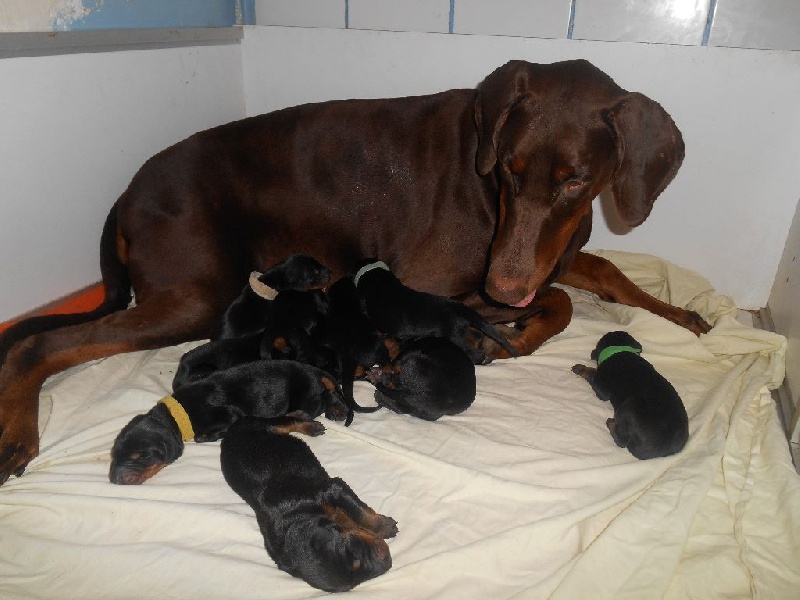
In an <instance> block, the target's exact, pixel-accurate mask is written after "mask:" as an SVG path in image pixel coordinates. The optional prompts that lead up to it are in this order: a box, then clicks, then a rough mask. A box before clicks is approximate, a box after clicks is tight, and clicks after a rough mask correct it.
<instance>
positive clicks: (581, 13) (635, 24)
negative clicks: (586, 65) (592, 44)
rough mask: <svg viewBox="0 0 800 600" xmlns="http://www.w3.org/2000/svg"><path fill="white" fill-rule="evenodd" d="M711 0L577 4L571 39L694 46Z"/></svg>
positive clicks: (612, 0)
mask: <svg viewBox="0 0 800 600" xmlns="http://www.w3.org/2000/svg"><path fill="white" fill-rule="evenodd" d="M710 4H711V0H647V1H645V2H643V1H638V2H635V1H631V0H602V1H597V0H595V1H594V2H592V1H591V0H590V1H586V0H584V1H583V2H581V1H580V0H576V3H575V23H574V27H573V31H572V37H573V39H581V40H601V41H609V42H653V43H662V44H681V45H684V46H697V45H700V44H701V43H702V41H703V32H704V30H705V27H706V21H707V20H708V10H709V7H710Z"/></svg>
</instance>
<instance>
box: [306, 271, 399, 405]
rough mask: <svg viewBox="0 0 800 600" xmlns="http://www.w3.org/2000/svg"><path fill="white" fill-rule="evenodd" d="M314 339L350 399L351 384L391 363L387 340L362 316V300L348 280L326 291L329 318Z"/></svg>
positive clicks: (324, 320)
mask: <svg viewBox="0 0 800 600" xmlns="http://www.w3.org/2000/svg"><path fill="white" fill-rule="evenodd" d="M314 338H315V340H316V342H317V344H318V345H319V346H320V347H322V348H324V349H325V350H327V352H328V353H329V354H330V355H331V357H332V360H333V363H334V365H333V369H331V372H335V373H336V375H337V377H338V378H339V382H340V383H341V385H342V391H343V392H344V394H345V397H350V398H352V396H353V381H354V380H355V379H356V377H363V376H364V374H365V372H366V370H367V369H370V368H371V367H373V366H375V365H386V364H388V363H389V360H390V358H391V357H390V353H389V346H388V345H387V343H389V340H387V338H386V337H385V336H384V335H383V334H382V333H381V332H380V331H378V329H377V328H376V327H375V324H374V323H373V322H372V321H371V320H370V318H369V317H368V316H367V315H366V313H365V312H364V310H363V308H362V306H361V298H360V296H359V295H358V291H357V290H356V286H355V285H354V284H353V280H352V279H351V278H350V277H343V278H341V279H339V280H338V281H337V282H336V283H334V284H333V285H332V286H331V287H330V288H329V289H328V315H327V316H326V318H325V319H323V320H322V322H321V323H320V324H319V327H318V328H317V330H316V332H315V334H314Z"/></svg>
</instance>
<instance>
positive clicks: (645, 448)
mask: <svg viewBox="0 0 800 600" xmlns="http://www.w3.org/2000/svg"><path fill="white" fill-rule="evenodd" d="M641 351H642V346H641V344H639V342H637V341H636V340H635V339H634V338H633V337H632V336H631V335H629V334H628V333H626V332H624V331H612V332H610V333H607V334H605V335H604V336H603V337H602V338H600V341H599V342H598V343H597V346H596V347H595V349H594V350H593V351H592V354H591V358H592V360H596V361H597V368H596V369H593V368H591V367H586V366H584V365H575V366H573V367H572V372H573V373H575V374H577V375H580V376H581V377H583V378H584V379H585V380H586V381H588V382H589V383H590V384H591V386H592V389H593V390H594V392H595V394H597V396H598V397H599V398H600V399H601V400H604V401H605V400H608V401H610V402H611V405H612V406H613V407H614V418H612V419H608V420H607V421H606V426H607V427H608V430H609V431H610V432H611V437H612V438H614V441H615V442H616V444H617V446H619V447H620V448H627V449H628V450H629V451H630V453H631V454H633V455H634V456H635V457H636V458H638V459H640V460H645V459H648V458H656V457H659V456H669V455H671V454H675V453H676V452H680V451H681V450H682V449H683V447H684V446H685V445H686V441H687V440H688V439H689V417H688V416H687V414H686V409H685V408H684V406H683V402H682V401H681V398H680V396H679V395H678V392H677V391H675V388H674V387H673V386H672V384H671V383H670V382H669V381H667V380H666V379H665V378H664V377H663V376H662V375H661V374H660V373H659V372H658V371H656V370H655V368H653V365H651V364H650V363H649V362H647V361H646V360H645V359H643V358H642V357H641V356H639V353H640V352H641Z"/></svg>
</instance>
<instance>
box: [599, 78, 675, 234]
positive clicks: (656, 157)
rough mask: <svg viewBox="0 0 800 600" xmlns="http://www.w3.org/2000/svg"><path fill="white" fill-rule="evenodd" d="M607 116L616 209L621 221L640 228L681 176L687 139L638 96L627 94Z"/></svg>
mask: <svg viewBox="0 0 800 600" xmlns="http://www.w3.org/2000/svg"><path fill="white" fill-rule="evenodd" d="M604 116H605V119H606V122H607V123H608V125H609V127H610V128H611V130H612V132H613V133H614V138H615V144H616V147H617V168H616V170H615V171H614V175H613V178H612V182H611V191H612V193H613V195H614V204H615V205H616V207H617V211H618V212H619V216H620V218H621V219H622V221H623V222H624V223H625V224H626V225H628V226H630V227H636V226H637V225H639V224H641V223H642V221H644V220H645V219H646V218H647V217H648V215H649V214H650V211H651V210H652V208H653V203H654V202H655V200H656V198H657V197H658V195H659V194H660V193H661V192H662V191H663V190H664V188H665V187H667V185H668V184H669V182H670V181H672V179H673V178H674V177H675V174H676V173H677V172H678V168H679V167H680V166H681V163H682V162H683V155H684V145H683V137H682V136H681V132H680V131H679V130H678V128H677V127H676V126H675V123H674V122H673V120H672V118H671V117H670V116H669V115H668V114H667V112H666V111H665V110H664V109H663V108H662V107H661V105H660V104H658V103H657V102H655V101H653V100H651V99H650V98H648V97H647V96H644V95H642V94H638V93H635V92H631V93H628V94H626V95H625V96H624V97H623V98H622V99H621V100H620V101H619V102H618V103H617V104H616V105H615V106H614V107H613V108H611V109H610V110H608V111H606V113H605V115H604Z"/></svg>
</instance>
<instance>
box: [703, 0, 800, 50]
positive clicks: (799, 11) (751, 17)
mask: <svg viewBox="0 0 800 600" xmlns="http://www.w3.org/2000/svg"><path fill="white" fill-rule="evenodd" d="M708 44H709V46H733V47H737V48H769V49H772V50H800V0H717V8H716V11H715V13H714V21H713V23H712V26H711V35H710V36H709V39H708Z"/></svg>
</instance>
